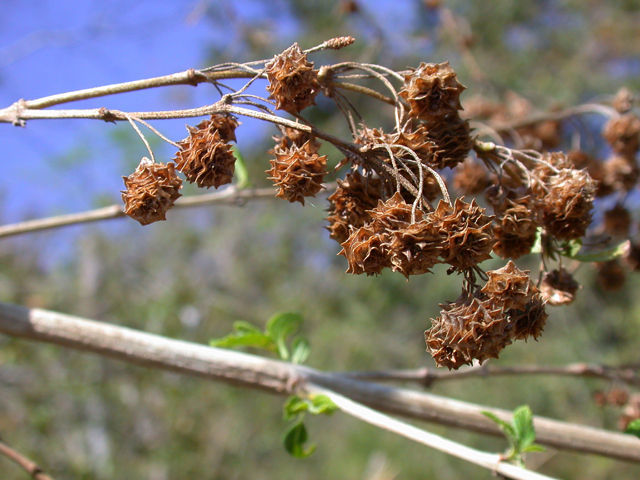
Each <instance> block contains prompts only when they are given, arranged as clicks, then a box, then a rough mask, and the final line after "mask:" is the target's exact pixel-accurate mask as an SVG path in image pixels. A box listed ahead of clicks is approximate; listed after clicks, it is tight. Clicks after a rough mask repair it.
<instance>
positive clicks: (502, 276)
mask: <svg viewBox="0 0 640 480" xmlns="http://www.w3.org/2000/svg"><path fill="white" fill-rule="evenodd" d="M487 276H488V277H489V279H488V280H487V283H486V284H485V285H484V287H482V290H481V292H482V293H484V294H485V295H486V296H487V298H488V299H490V300H491V301H492V302H493V303H494V304H495V305H499V306H501V307H502V308H503V309H504V310H521V309H524V308H525V306H526V305H527V304H528V303H529V302H530V301H531V299H532V298H533V295H535V294H536V293H538V289H537V288H536V287H535V285H533V283H531V280H530V279H529V271H528V270H527V271H523V270H520V269H519V268H518V267H517V266H516V264H515V263H513V262H512V261H511V260H509V262H508V263H507V264H506V265H505V266H504V267H502V268H499V269H498V270H490V271H488V272H487Z"/></svg>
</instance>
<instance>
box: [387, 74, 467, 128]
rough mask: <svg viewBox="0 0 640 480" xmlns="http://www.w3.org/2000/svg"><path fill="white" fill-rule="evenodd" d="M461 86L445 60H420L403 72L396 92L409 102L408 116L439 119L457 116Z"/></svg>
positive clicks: (462, 87)
mask: <svg viewBox="0 0 640 480" xmlns="http://www.w3.org/2000/svg"><path fill="white" fill-rule="evenodd" d="M464 89H465V87H464V86H463V85H462V84H460V83H459V82H458V79H457V77H456V73H455V72H454V71H453V69H452V68H451V66H449V63H448V62H445V63H421V64H420V66H419V67H418V68H417V69H415V70H412V71H411V73H409V74H408V75H405V77H404V86H403V87H402V90H400V92H399V95H400V96H401V97H402V98H404V99H405V100H406V101H407V102H408V103H409V106H410V108H411V111H410V114H411V116H412V117H414V118H422V119H424V120H430V119H434V118H438V119H441V118H443V117H448V116H451V115H456V116H457V111H458V110H460V109H462V106H461V105H460V93H462V91H463V90H464Z"/></svg>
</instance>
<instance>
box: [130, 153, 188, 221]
mask: <svg viewBox="0 0 640 480" xmlns="http://www.w3.org/2000/svg"><path fill="white" fill-rule="evenodd" d="M122 179H123V180H124V186H125V188H126V190H124V191H123V192H121V193H122V201H123V202H124V213H125V214H126V215H128V216H130V217H131V218H133V219H134V220H137V221H138V222H140V224H141V225H148V224H150V223H153V222H156V221H158V220H166V212H167V210H169V209H170V208H171V207H172V206H173V203H174V202H175V201H176V200H177V199H178V198H179V197H180V193H179V190H180V188H182V180H180V177H178V175H177V174H176V171H175V166H174V164H173V163H167V164H166V165H165V164H164V163H154V162H152V161H151V160H149V159H148V158H146V157H144V158H143V159H142V160H141V161H140V164H139V165H138V168H136V170H135V171H134V172H133V173H132V174H131V175H129V176H128V177H122Z"/></svg>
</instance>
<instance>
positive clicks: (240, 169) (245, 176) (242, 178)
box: [232, 145, 249, 188]
mask: <svg viewBox="0 0 640 480" xmlns="http://www.w3.org/2000/svg"><path fill="white" fill-rule="evenodd" d="M232 151H233V156H234V157H236V168H235V172H236V175H238V184H237V185H238V188H245V187H248V186H249V171H248V170H247V166H246V165H245V163H244V158H243V157H242V155H241V154H240V150H238V147H236V146H235V145H234V146H233V147H232Z"/></svg>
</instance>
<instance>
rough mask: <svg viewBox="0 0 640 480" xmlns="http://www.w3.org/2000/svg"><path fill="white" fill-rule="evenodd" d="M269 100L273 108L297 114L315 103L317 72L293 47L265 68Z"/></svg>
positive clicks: (302, 53) (297, 49)
mask: <svg viewBox="0 0 640 480" xmlns="http://www.w3.org/2000/svg"><path fill="white" fill-rule="evenodd" d="M265 72H266V74H267V79H268V80H269V85H268V86H267V90H268V91H269V93H270V94H271V95H270V98H273V99H274V100H275V101H276V108H278V109H281V110H285V111H287V112H289V113H292V114H297V113H299V112H300V111H301V110H303V109H305V108H306V107H308V106H310V105H313V104H314V103H315V101H314V99H315V96H316V94H317V93H318V91H319V89H320V84H319V83H318V72H317V71H316V70H314V69H313V63H312V62H310V61H309V60H308V59H307V54H306V53H304V52H303V51H302V50H301V49H300V47H299V46H298V44H297V43H294V44H293V45H291V46H290V47H289V48H287V49H286V50H285V51H284V52H282V53H280V54H279V55H276V56H275V57H274V58H273V60H271V61H270V62H268V63H266V64H265Z"/></svg>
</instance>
